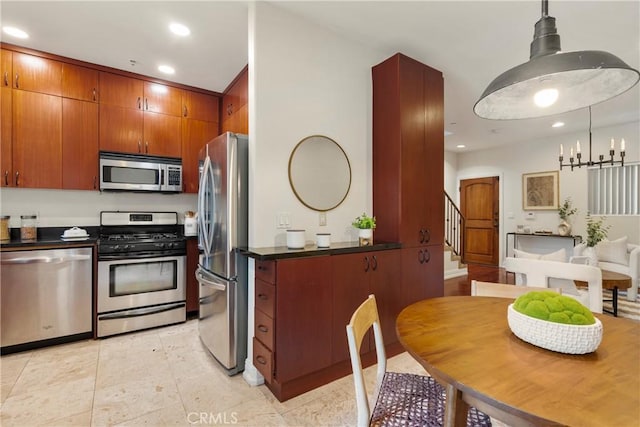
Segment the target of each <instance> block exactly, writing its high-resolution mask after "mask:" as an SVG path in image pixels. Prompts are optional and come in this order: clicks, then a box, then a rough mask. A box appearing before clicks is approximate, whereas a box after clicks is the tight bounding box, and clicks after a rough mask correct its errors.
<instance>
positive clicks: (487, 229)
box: [460, 176, 500, 265]
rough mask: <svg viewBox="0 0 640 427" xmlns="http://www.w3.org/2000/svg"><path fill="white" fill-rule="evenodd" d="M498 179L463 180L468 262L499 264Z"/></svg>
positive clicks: (461, 198)
mask: <svg viewBox="0 0 640 427" xmlns="http://www.w3.org/2000/svg"><path fill="white" fill-rule="evenodd" d="M498 182H499V181H498V177H497V176H493V177H489V178H477V179H465V180H462V181H460V211H461V212H462V215H463V216H464V218H465V226H464V237H465V240H464V241H465V256H464V259H465V262H467V263H471V264H474V263H475V264H488V265H498V256H499V253H500V250H499V246H498V242H499V240H498V230H499V225H500V222H499V203H498V202H499V193H498Z"/></svg>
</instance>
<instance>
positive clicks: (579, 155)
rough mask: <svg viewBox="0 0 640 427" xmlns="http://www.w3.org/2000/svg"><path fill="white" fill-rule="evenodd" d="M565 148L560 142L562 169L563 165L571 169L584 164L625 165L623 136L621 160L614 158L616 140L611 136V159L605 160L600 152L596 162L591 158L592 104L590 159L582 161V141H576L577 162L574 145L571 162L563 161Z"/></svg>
mask: <svg viewBox="0 0 640 427" xmlns="http://www.w3.org/2000/svg"><path fill="white" fill-rule="evenodd" d="M562 151H563V148H562V144H560V156H559V161H560V170H562V168H563V167H565V166H568V167H571V170H573V168H574V167H576V166H577V167H579V168H581V167H582V166H587V167H588V166H599V167H600V169H602V165H611V166H614V165H617V164H620V166H624V156H625V144H624V138H622V140H621V141H620V160H615V159H614V155H615V154H616V152H615V141H614V139H613V138H611V147H610V148H609V159H608V160H604V155H603V154H600V155H598V161H597V162H594V161H593V160H592V158H591V106H589V160H588V161H586V162H584V163H583V162H582V152H581V149H580V141H579V140H578V141H576V159H577V160H578V161H577V163H576V162H574V158H573V147H570V148H569V163H563V160H564V157H563V155H562V154H563V153H562Z"/></svg>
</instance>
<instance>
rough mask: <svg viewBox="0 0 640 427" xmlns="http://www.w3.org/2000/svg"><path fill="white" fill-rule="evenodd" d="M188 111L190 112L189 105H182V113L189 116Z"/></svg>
mask: <svg viewBox="0 0 640 427" xmlns="http://www.w3.org/2000/svg"><path fill="white" fill-rule="evenodd" d="M187 113H188V110H187V106H186V105H185V106H184V107H182V115H183V116H184V117H187Z"/></svg>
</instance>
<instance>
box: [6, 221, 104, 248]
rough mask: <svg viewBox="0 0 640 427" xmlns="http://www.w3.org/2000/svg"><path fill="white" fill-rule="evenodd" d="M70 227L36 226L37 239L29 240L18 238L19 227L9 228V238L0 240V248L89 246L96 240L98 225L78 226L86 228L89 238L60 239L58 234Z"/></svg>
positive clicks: (60, 234)
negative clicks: (24, 240)
mask: <svg viewBox="0 0 640 427" xmlns="http://www.w3.org/2000/svg"><path fill="white" fill-rule="evenodd" d="M69 228H71V227H38V234H37V239H36V240H34V241H31V242H23V241H21V240H20V229H19V228H12V229H11V230H10V234H11V240H10V241H8V242H0V250H2V251H4V250H16V249H18V250H27V249H47V248H57V247H62V248H63V247H68V246H91V245H95V244H96V242H97V241H98V229H99V227H98V226H87V227H78V228H82V229H84V230H87V233H89V238H88V239H86V240H62V238H61V237H60V236H62V233H64V230H68V229H69Z"/></svg>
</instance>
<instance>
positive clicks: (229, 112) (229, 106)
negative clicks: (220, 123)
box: [227, 104, 233, 116]
mask: <svg viewBox="0 0 640 427" xmlns="http://www.w3.org/2000/svg"><path fill="white" fill-rule="evenodd" d="M231 114H233V104H229V105H227V116H230V115H231Z"/></svg>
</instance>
